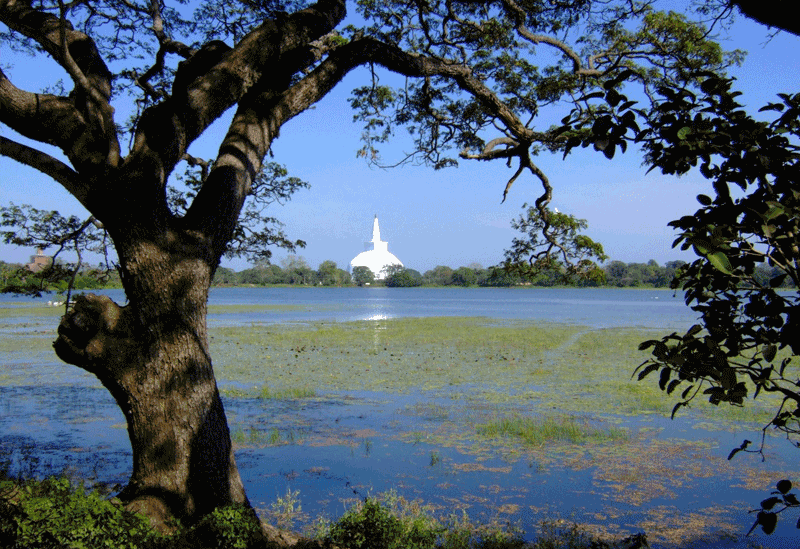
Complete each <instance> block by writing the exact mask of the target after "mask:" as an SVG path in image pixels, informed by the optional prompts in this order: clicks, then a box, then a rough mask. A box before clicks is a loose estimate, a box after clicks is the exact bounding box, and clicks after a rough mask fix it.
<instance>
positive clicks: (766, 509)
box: [747, 479, 800, 536]
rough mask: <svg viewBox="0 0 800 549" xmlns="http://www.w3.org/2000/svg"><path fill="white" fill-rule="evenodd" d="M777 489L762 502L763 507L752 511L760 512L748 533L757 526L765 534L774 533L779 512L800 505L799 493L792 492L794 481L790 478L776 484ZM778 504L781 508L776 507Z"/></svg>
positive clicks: (798, 523)
mask: <svg viewBox="0 0 800 549" xmlns="http://www.w3.org/2000/svg"><path fill="white" fill-rule="evenodd" d="M775 488H776V490H774V491H773V492H772V495H771V496H770V497H768V498H767V499H765V500H763V501H762V502H761V508H760V509H755V510H753V511H750V512H751V513H758V514H757V515H756V521H755V522H754V523H753V526H752V527H751V528H750V531H749V532H747V535H748V536H749V535H750V534H752V533H753V530H755V529H756V527H757V526H761V530H762V531H763V532H764V533H765V534H772V533H773V532H774V531H775V528H776V527H777V525H778V514H779V513H782V512H784V511H786V510H787V509H796V508H798V507H800V501H798V499H797V494H793V493H791V492H790V490H791V489H792V483H791V481H788V480H785V479H784V480H779V481H778V483H777V484H776V485H775ZM776 506H779V508H777V509H776ZM797 527H798V528H800V519H798V521H797Z"/></svg>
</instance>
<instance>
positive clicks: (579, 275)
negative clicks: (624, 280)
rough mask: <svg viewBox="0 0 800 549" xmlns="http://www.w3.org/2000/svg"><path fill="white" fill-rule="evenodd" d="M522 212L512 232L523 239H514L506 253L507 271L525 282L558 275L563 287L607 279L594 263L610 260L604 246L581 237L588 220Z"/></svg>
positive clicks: (540, 211) (555, 213) (547, 212)
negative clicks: (547, 273)
mask: <svg viewBox="0 0 800 549" xmlns="http://www.w3.org/2000/svg"><path fill="white" fill-rule="evenodd" d="M526 208H527V210H526ZM522 209H523V210H526V211H525V213H524V214H523V215H520V216H519V218H518V219H515V220H513V221H512V222H511V228H512V229H514V230H516V231H519V232H521V233H522V236H521V237H515V238H514V239H513V240H512V242H511V248H509V249H508V250H506V253H505V256H506V259H505V263H504V267H505V269H506V271H509V272H516V273H519V275H520V276H522V277H523V278H532V277H534V276H536V275H537V274H539V273H541V272H547V271H550V272H559V273H560V275H561V276H560V279H561V283H562V284H565V283H568V282H569V281H571V280H578V279H584V280H595V281H601V280H604V279H605V273H604V272H603V270H602V269H600V267H598V266H597V264H596V263H595V261H594V260H595V259H597V260H599V261H604V260H606V259H607V257H606V255H605V253H603V246H602V245H600V244H599V243H597V242H595V241H593V240H592V239H591V238H589V237H588V236H585V235H582V234H580V231H582V230H584V229H586V227H587V226H588V225H587V223H586V220H585V219H577V218H575V216H573V215H569V214H565V213H562V212H559V211H550V210H548V209H541V208H537V207H533V206H531V207H529V206H528V205H527V204H525V205H524V206H523V207H522ZM548 285H550V284H548Z"/></svg>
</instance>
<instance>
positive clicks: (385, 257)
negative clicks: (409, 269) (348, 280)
mask: <svg viewBox="0 0 800 549" xmlns="http://www.w3.org/2000/svg"><path fill="white" fill-rule="evenodd" d="M389 265H400V266H401V267H402V266H403V263H402V262H401V261H400V260H399V259H397V258H396V257H395V256H394V254H392V253H390V252H389V243H388V242H384V241H383V240H381V229H380V227H378V216H377V215H376V216H375V221H373V222H372V240H370V241H369V242H364V251H363V252H361V253H360V254H358V255H357V256H355V257H354V258H353V261H351V262H350V272H353V269H355V268H356V267H368V268H369V270H370V271H372V274H374V275H375V278H376V279H377V280H380V279H382V278H384V276H385V273H384V272H383V269H384V267H388V266H389Z"/></svg>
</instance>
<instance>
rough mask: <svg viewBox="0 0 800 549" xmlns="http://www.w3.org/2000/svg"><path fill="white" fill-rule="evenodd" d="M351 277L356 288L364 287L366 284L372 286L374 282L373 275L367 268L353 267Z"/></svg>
mask: <svg viewBox="0 0 800 549" xmlns="http://www.w3.org/2000/svg"><path fill="white" fill-rule="evenodd" d="M352 277H353V282H355V283H356V284H357V285H358V286H364V285H366V284H372V283H373V282H375V275H374V274H373V273H372V271H371V270H370V269H369V267H364V266H358V267H354V268H353V273H352Z"/></svg>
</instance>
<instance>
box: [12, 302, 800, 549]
mask: <svg viewBox="0 0 800 549" xmlns="http://www.w3.org/2000/svg"><path fill="white" fill-rule="evenodd" d="M104 293H108V294H109V295H111V296H112V297H113V298H114V299H117V300H120V299H121V297H122V294H121V292H119V291H110V292H104ZM45 303H46V298H45V299H43V300H31V299H28V298H2V301H0V308H4V309H5V313H4V315H3V316H1V317H0V357H2V358H1V359H0V360H2V362H0V368H2V370H0V460H5V461H6V462H8V463H9V464H10V466H11V467H12V468H16V469H17V470H18V471H20V472H29V473H32V474H46V473H49V472H60V471H61V470H62V469H64V468H66V469H68V470H69V471H72V472H74V473H75V474H76V475H79V476H82V477H85V478H96V479H97V480H99V481H108V482H112V483H114V482H116V483H120V484H122V483H124V482H125V480H126V478H127V474H128V472H129V469H130V450H129V443H128V440H127V435H126V431H125V428H124V427H125V426H124V420H123V418H122V415H121V413H120V412H119V410H118V409H117V408H116V406H115V404H114V402H113V400H112V399H111V398H110V396H109V395H108V393H107V391H105V390H104V389H102V388H101V387H99V385H98V384H97V382H96V381H95V380H94V378H92V377H91V376H89V375H87V374H85V373H84V372H82V371H80V370H78V369H77V368H74V367H70V366H67V365H63V364H60V363H59V362H58V361H57V359H56V358H55V356H54V355H53V353H52V350H51V349H50V348H49V342H50V341H52V339H53V338H54V334H55V327H56V326H57V323H58V314H57V313H56V312H55V311H53V310H51V309H47V308H46V307H45V306H44V304H45ZM14 311H19V314H18V315H17V314H16V313H15V312H14ZM32 311H34V312H32ZM35 311H39V312H35ZM438 317H450V318H451V320H447V319H446V318H445V319H440V318H438ZM465 317H466V319H465ZM408 319H419V320H417V321H413V322H412V321H409V320H408ZM470 319H472V320H470ZM695 321H696V320H695V315H694V314H693V313H692V312H691V311H690V310H689V309H688V308H686V307H685V305H684V302H683V298H682V296H681V295H677V296H676V295H674V294H673V292H671V291H664V290H613V289H580V290H575V289H532V288H526V289H500V288H498V289H494V288H493V289H488V288H486V289H484V288H480V289H478V288H474V289H464V288H453V289H425V288H408V289H406V288H403V289H401V288H279V289H269V288H236V289H227V288H225V289H214V290H212V293H211V297H210V314H209V326H210V334H211V337H212V342H211V347H212V356H213V359H214V361H215V369H216V371H217V377H218V380H219V384H220V386H221V388H222V392H223V400H224V402H225V406H226V410H227V414H228V418H229V423H230V424H231V431H232V437H233V440H234V444H235V445H236V447H237V452H236V459H237V462H238V464H239V467H240V470H241V473H242V477H243V480H244V482H245V485H246V487H247V489H248V494H249V496H250V498H251V501H252V503H253V504H254V505H255V506H256V507H257V508H259V509H261V510H262V514H264V515H269V513H270V510H271V509H272V505H273V503H274V502H275V500H276V499H277V498H279V497H283V498H285V497H286V496H287V494H290V495H291V497H293V498H296V499H297V500H298V502H299V503H301V504H302V511H303V514H304V516H298V517H296V518H297V521H296V523H295V525H294V526H295V527H297V528H302V527H303V526H304V525H307V524H308V523H309V522H311V520H312V519H313V518H314V517H316V516H318V515H323V516H326V517H328V518H335V517H337V516H339V515H340V514H341V513H342V512H343V511H344V509H345V508H346V506H347V505H348V504H350V503H352V501H354V500H355V499H357V498H362V497H364V496H366V495H376V494H380V493H384V492H387V491H390V490H391V491H396V493H397V494H399V495H401V496H402V497H404V498H406V499H408V500H418V501H420V502H423V503H424V504H427V505H430V506H431V507H432V508H434V509H436V511H437V512H440V513H451V512H453V511H458V512H466V513H468V514H469V515H470V517H473V518H474V519H475V520H476V521H500V522H503V521H508V522H511V523H513V524H515V525H516V526H518V527H519V528H520V529H521V530H522V531H523V532H524V533H525V535H526V537H532V536H535V535H536V532H537V531H538V527H539V526H540V524H541V521H542V520H543V519H547V520H552V521H565V520H566V521H571V520H574V521H577V522H579V523H582V524H586V525H587V527H588V528H589V529H590V530H591V531H593V532H597V533H599V534H609V535H624V534H626V533H632V532H636V531H640V530H645V531H647V533H648V536H649V537H650V540H651V545H652V546H654V547H672V546H674V545H675V543H682V544H685V543H701V542H702V543H703V544H706V545H703V546H709V547H711V546H714V547H739V546H742V547H745V546H748V545H747V543H749V542H748V541H747V540H743V539H741V534H743V533H745V532H746V531H747V530H748V529H749V527H750V524H752V519H753V516H752V515H749V514H748V513H747V511H748V510H749V509H752V508H753V507H754V506H757V505H758V502H759V501H760V500H761V499H764V498H765V497H767V494H768V492H769V490H770V488H771V486H773V485H774V482H775V481H777V480H779V479H780V478H783V475H788V476H790V478H793V479H795V478H800V476H798V477H792V476H791V473H792V472H793V471H795V470H796V469H797V466H796V462H797V459H796V458H797V454H796V453H795V452H797V450H793V449H792V448H790V447H788V444H787V443H786V442H785V441H781V440H780V439H768V446H767V450H766V457H767V458H768V459H767V461H766V463H763V464H762V463H761V458H760V456H758V455H746V456H741V459H740V458H739V457H737V458H736V460H737V461H735V462H733V463H732V462H729V461H728V460H727V459H726V457H727V454H728V452H729V451H730V449H732V448H734V447H737V446H738V445H739V444H740V443H741V440H742V439H743V438H744V437H745V436H747V437H748V438H751V440H755V439H754V438H753V437H754V436H758V435H759V434H760V432H759V431H758V429H759V426H758V424H756V423H752V422H743V420H742V419H741V417H740V416H735V415H734V416H725V415H723V417H722V418H720V419H719V420H718V418H717V417H716V416H715V415H714V414H715V413H716V411H713V410H712V411H711V412H710V413H709V412H703V411H697V412H691V413H688V414H687V415H683V416H681V417H678V418H676V420H674V421H670V420H669V419H668V418H665V417H664V416H665V414H664V411H663V410H669V409H671V405H670V402H668V401H666V400H665V399H663V398H661V396H660V393H659V392H658V391H657V389H654V388H653V387H652V386H653V385H655V381H650V382H649V383H647V382H645V383H639V384H636V383H635V382H630V383H629V381H628V378H629V377H630V372H631V371H632V370H633V368H634V367H635V366H636V365H638V363H639V362H641V355H639V354H637V351H636V342H637V341H641V339H642V337H644V336H647V337H653V336H657V335H663V334H665V333H668V332H669V331H672V330H681V329H685V328H687V327H688V326H690V325H691V324H693V323H695ZM415 325H419V326H422V327H421V328H419V329H417V331H415ZM419 326H418V327H419ZM418 332H419V333H418ZM426 336H428V337H427V338H426ZM504 337H505V339H504ZM483 338H485V339H483ZM537 338H538V339H537ZM521 339H526V340H527V339H530V340H531V342H528V343H530V344H529V345H527V346H525V345H522V344H521V343H522V342H520V340H521ZM533 340H536V341H533ZM301 348H302V349H303V351H302V352H301V351H300V349H301ZM576 365H580V367H577V368H576ZM582 368H583V370H582ZM617 386H619V387H617ZM298 389H311V391H310V394H309V395H305V396H302V397H296V396H292V395H293V393H292V391H296V390H298ZM267 393H269V394H267ZM606 397H608V398H606ZM609 399H611V400H613V402H606V401H607V400H609ZM662 408H663V410H662ZM667 415H668V414H667ZM521 416H525V417H528V416H531V417H540V416H541V417H545V418H551V419H552V418H556V419H557V420H558V421H561V420H562V419H563V418H567V419H568V420H569V421H571V422H577V423H578V424H580V425H581V426H584V427H586V428H587V429H589V431H590V432H595V431H597V432H603V433H609V432H617V431H619V430H622V431H623V432H624V438H622V439H619V440H616V441H612V442H602V443H596V444H595V443H592V442H582V443H573V442H568V443H567V442H559V441H553V442H548V443H545V444H543V445H538V446H536V445H533V446H531V445H530V444H521V443H518V441H515V440H511V439H507V438H486V437H485V436H482V435H480V434H479V433H480V432H481V431H482V430H485V428H486V426H488V425H492V424H493V423H496V422H497V421H498V420H500V419H507V418H514V417H521ZM748 419H749V418H748ZM754 430H755V433H754ZM273 510H274V509H273ZM786 514H787V515H788V514H789V513H786ZM795 520H796V517H791V516H790V517H789V518H786V519H783V520H782V522H781V524H780V526H779V534H780V535H779V536H772V537H765V536H763V535H760V536H757V537H756V539H757V541H758V542H760V543H763V544H764V545H765V546H773V547H780V546H784V547H785V546H786V545H785V544H786V543H787V542H789V543H794V542H795V541H798V540H797V539H796V538H793V537H791V536H793V535H794V530H793V529H791V528H788V527H787V524H788V523H791V524H790V525H791V526H793V523H794V521H795ZM731 536H732V537H731ZM787 540H788V541H787ZM781 544H783V545H781Z"/></svg>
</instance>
